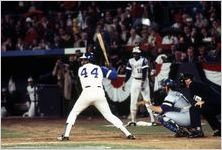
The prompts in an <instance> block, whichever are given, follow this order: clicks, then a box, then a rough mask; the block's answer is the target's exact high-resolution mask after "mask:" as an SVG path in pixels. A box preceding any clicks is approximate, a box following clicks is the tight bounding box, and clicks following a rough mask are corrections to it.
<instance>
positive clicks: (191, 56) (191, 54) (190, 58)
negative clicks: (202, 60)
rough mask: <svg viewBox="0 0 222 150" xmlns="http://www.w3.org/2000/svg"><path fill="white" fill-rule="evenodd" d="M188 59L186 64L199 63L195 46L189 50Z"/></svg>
mask: <svg viewBox="0 0 222 150" xmlns="http://www.w3.org/2000/svg"><path fill="white" fill-rule="evenodd" d="M186 54H187V59H186V62H189V63H196V62H198V59H197V57H196V55H195V54H194V47H193V46H190V47H189V48H188V49H187V53H186Z"/></svg>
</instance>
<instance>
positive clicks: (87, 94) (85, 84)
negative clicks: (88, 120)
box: [66, 63, 123, 128]
mask: <svg viewBox="0 0 222 150" xmlns="http://www.w3.org/2000/svg"><path fill="white" fill-rule="evenodd" d="M78 75H79V78H80V82H81V85H82V88H83V91H82V93H81V95H80V96H79V98H78V100H77V101H76V103H75V105H74V106H73V109H72V110H71V112H70V114H69V116H68V118H67V121H66V122H67V123H69V124H72V125H73V124H74V123H75V120H76V118H77V116H78V115H79V114H80V113H81V112H82V111H83V110H84V109H86V108H87V107H88V106H90V105H94V106H95V107H96V108H97V109H98V110H99V111H100V112H101V114H102V115H103V116H104V117H105V119H106V120H108V121H109V122H111V123H112V124H113V125H114V126H116V127H117V128H119V127H120V126H122V124H123V123H122V121H121V120H120V119H119V118H117V117H116V116H114V115H113V114H112V112H111V110H110V108H109V105H108V102H107V100H106V97H105V92H104V90H103V86H102V80H103V77H107V78H109V79H115V78H116V77H117V73H116V71H114V70H110V69H108V68H106V67H100V66H98V65H94V64H91V63H87V64H85V65H83V66H82V67H80V68H79V71H78Z"/></svg>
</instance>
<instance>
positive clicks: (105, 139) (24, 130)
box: [1, 118, 221, 149]
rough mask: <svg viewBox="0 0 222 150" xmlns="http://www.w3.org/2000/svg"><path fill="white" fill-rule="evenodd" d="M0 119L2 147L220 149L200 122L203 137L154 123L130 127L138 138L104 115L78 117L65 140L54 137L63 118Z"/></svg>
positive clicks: (208, 129) (207, 127)
mask: <svg viewBox="0 0 222 150" xmlns="http://www.w3.org/2000/svg"><path fill="white" fill-rule="evenodd" d="M140 120H144V118H142V119H140ZM123 121H124V122H125V123H126V122H127V120H123ZM1 123H2V125H1V137H2V139H1V147H2V148H56V149H57V148H81V149H84V148H94V149H95V148H100V149H101V148H102V149H116V148H117V149H118V148H119V149H121V148H124V149H220V147H221V141H220V138H219V137H212V136H211V134H212V130H211V129H210V128H209V126H208V124H207V123H206V125H204V126H203V127H204V132H205V135H206V137H204V138H199V139H188V138H175V137H174V136H173V134H172V133H171V132H170V131H168V130H166V129H165V128H163V127H162V126H155V127H129V128H128V129H129V130H130V131H131V132H132V133H134V134H135V135H136V137H137V139H136V140H127V139H125V137H124V136H123V135H122V133H121V132H120V131H119V130H118V129H116V128H115V127H110V126H106V125H109V123H108V122H107V121H105V120H103V119H97V118H93V119H86V118H78V119H77V122H76V125H75V127H74V128H73V129H72V132H71V136H70V141H68V142H59V141H56V137H57V136H58V135H59V133H62V132H63V126H64V123H65V119H58V118H35V119H23V118H8V119H2V120H1Z"/></svg>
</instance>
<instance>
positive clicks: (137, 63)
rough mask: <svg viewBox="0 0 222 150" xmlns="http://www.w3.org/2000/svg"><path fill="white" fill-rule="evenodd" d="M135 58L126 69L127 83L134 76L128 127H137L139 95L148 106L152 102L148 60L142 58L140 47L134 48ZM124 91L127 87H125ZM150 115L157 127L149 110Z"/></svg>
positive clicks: (130, 60)
mask: <svg viewBox="0 0 222 150" xmlns="http://www.w3.org/2000/svg"><path fill="white" fill-rule="evenodd" d="M132 53H133V58H130V59H129V61H128V64H127V67H126V78H125V82H127V81H128V79H129V78H130V76H132V84H131V89H130V114H131V121H130V122H129V123H128V125H129V126H130V125H134V126H135V125H136V114H137V101H138V97H139V94H140V93H141V94H142V97H143V100H144V101H146V102H147V103H146V105H147V104H151V102H150V86H149V79H148V67H149V66H148V60H147V59H146V58H145V57H142V56H141V51H140V49H139V47H134V48H133V51H132ZM123 90H125V87H124V85H123ZM147 111H148V112H149V115H150V120H151V122H152V125H156V123H155V120H154V116H153V113H152V110H150V109H149V108H147Z"/></svg>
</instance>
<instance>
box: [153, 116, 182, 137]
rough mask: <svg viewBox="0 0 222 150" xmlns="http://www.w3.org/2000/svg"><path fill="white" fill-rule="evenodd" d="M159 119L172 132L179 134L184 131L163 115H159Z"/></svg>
mask: <svg viewBox="0 0 222 150" xmlns="http://www.w3.org/2000/svg"><path fill="white" fill-rule="evenodd" d="M157 119H158V121H159V122H160V123H161V124H162V125H163V126H164V127H165V128H167V129H169V130H170V131H173V132H175V133H179V132H181V130H182V129H181V128H180V127H179V125H178V124H176V123H175V122H174V121H173V120H172V119H169V118H167V117H165V116H163V115H159V116H158V117H157Z"/></svg>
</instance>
